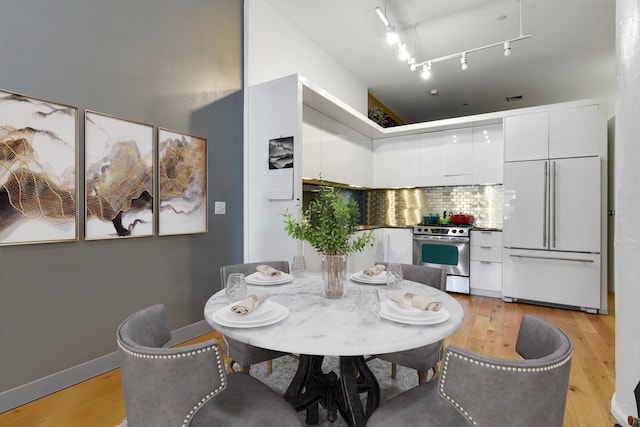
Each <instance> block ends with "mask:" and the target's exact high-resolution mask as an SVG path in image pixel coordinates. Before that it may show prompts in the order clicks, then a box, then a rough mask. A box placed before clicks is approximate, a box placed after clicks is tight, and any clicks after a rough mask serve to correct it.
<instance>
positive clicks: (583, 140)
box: [504, 105, 602, 162]
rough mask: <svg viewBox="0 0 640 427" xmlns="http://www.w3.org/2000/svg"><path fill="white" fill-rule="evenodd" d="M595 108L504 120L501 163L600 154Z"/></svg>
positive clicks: (598, 121) (553, 111)
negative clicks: (502, 158) (503, 147)
mask: <svg viewBox="0 0 640 427" xmlns="http://www.w3.org/2000/svg"><path fill="white" fill-rule="evenodd" d="M600 114H601V111H600V106H599V105H583V106H575V107H566V108H555V109H551V110H549V111H543V112H537V113H531V114H522V115H516V116H510V117H506V118H505V128H504V138H505V150H504V160H505V161H506V162H512V161H521V160H542V159H547V158H568V157H584V156H597V155H601V154H602V147H601V134H602V132H601V130H600V129H599V126H600V123H601V120H600Z"/></svg>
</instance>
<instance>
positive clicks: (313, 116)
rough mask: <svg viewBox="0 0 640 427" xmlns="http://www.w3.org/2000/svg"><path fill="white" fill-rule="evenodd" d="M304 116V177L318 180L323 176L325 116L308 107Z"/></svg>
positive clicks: (304, 109) (304, 111)
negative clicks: (323, 126) (323, 124)
mask: <svg viewBox="0 0 640 427" xmlns="http://www.w3.org/2000/svg"><path fill="white" fill-rule="evenodd" d="M302 114H303V120H302V156H301V157H302V175H303V176H304V177H306V178H310V179H318V178H319V177H320V176H321V175H322V140H323V136H324V132H323V130H322V120H323V115H322V114H320V113H319V112H318V111H316V110H314V109H313V108H309V107H307V106H304V108H303V110H302Z"/></svg>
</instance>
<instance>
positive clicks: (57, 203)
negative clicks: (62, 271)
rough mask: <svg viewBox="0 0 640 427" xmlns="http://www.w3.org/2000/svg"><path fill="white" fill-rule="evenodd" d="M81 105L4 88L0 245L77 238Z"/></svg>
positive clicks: (0, 117)
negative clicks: (79, 119)
mask: <svg viewBox="0 0 640 427" xmlns="http://www.w3.org/2000/svg"><path fill="white" fill-rule="evenodd" d="M77 169H78V108H77V107H74V106H71V105H67V104H61V103H57V102H52V101H48V100H45V99H41V98H36V97H32V96H27V95H23V94H19V93H16V92H11V91H8V90H2V89H0V245H19V244H32V243H49V242H64V241H77V240H78V207H77V201H78V179H77V175H78V174H77Z"/></svg>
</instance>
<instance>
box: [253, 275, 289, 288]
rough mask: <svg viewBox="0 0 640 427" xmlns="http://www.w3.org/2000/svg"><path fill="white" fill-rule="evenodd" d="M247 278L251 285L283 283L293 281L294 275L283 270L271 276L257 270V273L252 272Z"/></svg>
mask: <svg viewBox="0 0 640 427" xmlns="http://www.w3.org/2000/svg"><path fill="white" fill-rule="evenodd" d="M245 280H246V281H247V283H248V284H250V285H261V286H269V285H282V284H283V283H289V282H291V281H292V280H293V276H292V275H290V274H289V273H285V272H284V271H283V272H282V273H281V274H279V275H278V276H276V277H271V276H267V275H264V274H262V273H260V272H258V271H256V272H255V273H251V274H250V275H248V276H247V277H246V278H245Z"/></svg>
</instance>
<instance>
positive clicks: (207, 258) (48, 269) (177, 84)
mask: <svg viewBox="0 0 640 427" xmlns="http://www.w3.org/2000/svg"><path fill="white" fill-rule="evenodd" d="M242 3H243V2H242V0H234V1H231V0H181V1H175V0H135V1H132V0H109V1H104V0H103V1H100V0H56V1H51V0H2V2H0V16H2V17H3V19H2V21H3V23H2V25H0V64H1V65H0V89H3V90H8V91H14V92H18V93H22V94H25V95H28V96H33V97H38V98H44V99H46V100H50V101H53V102H57V103H63V104H70V105H73V106H76V107H78V108H79V118H80V121H79V141H78V142H79V147H80V148H79V150H80V153H79V158H80V173H79V175H80V187H79V188H81V189H82V188H84V179H83V177H82V173H81V171H83V170H84V162H83V158H84V151H83V148H82V146H83V143H84V124H83V121H84V110H94V111H98V112H101V113H106V114H111V115H114V116H118V117H122V118H126V119H131V120H134V121H139V122H144V123H148V124H151V125H154V126H155V127H158V126H161V127H165V128H169V129H172V130H176V131H181V132H186V133H189V134H194V135H197V136H202V137H205V138H207V139H208V144H209V145H208V148H209V163H208V167H209V232H208V233H207V234H200V235H189V236H172V237H148V238H132V239H126V240H103V241H84V240H83V235H84V228H83V227H82V222H83V221H82V218H83V217H84V215H83V214H81V220H80V223H81V227H80V241H78V242H67V243H48V244H36V245H27V246H3V247H0V369H1V371H0V392H2V391H6V390H9V389H12V388H14V387H17V386H20V385H22V384H25V383H27V382H30V381H33V380H36V379H39V378H42V377H44V376H47V375H50V374H53V373H56V372H58V371H61V370H64V369H66V368H69V367H72V366H75V365H77V364H80V363H83V362H86V361H89V360H91V359H94V358H97V357H99V356H102V355H105V354H108V353H111V352H113V351H115V350H116V345H115V330H116V327H117V326H118V324H119V323H120V322H121V321H122V320H123V319H124V318H125V317H126V316H127V315H128V314H130V313H132V312H133V311H136V310H138V309H140V308H142V307H145V306H147V305H150V304H153V303H157V302H160V303H164V304H166V305H167V308H168V311H169V317H170V321H171V328H172V329H177V328H179V327H182V326H185V325H188V324H191V323H194V322H197V321H200V320H202V319H203V307H204V303H205V301H206V299H207V298H208V296H209V295H211V294H212V293H213V292H214V291H215V290H217V289H219V286H220V283H219V267H220V265H224V264H229V263H236V262H242V253H243V249H242V209H243V206H242V176H243V172H242V131H243V125H242V108H243V95H242V66H243V64H242V10H243V4H242ZM0 121H1V118H0ZM154 133H155V131H154ZM154 138H155V137H154ZM83 199H84V196H83V195H82V193H81V195H80V198H79V200H80V203H79V208H80V209H81V212H84V200H83ZM216 200H219V201H225V202H226V203H227V214H226V215H213V205H214V201H216Z"/></svg>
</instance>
